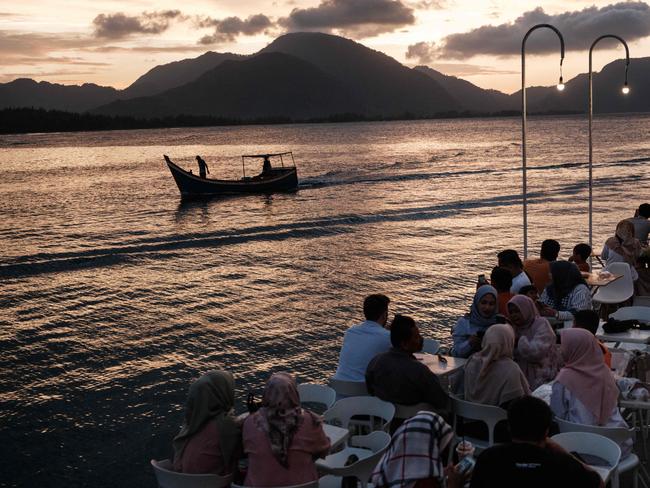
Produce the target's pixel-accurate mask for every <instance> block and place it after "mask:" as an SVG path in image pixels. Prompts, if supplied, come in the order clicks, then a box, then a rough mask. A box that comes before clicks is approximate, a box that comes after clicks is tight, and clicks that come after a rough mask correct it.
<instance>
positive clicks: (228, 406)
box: [174, 371, 241, 476]
mask: <svg viewBox="0 0 650 488" xmlns="http://www.w3.org/2000/svg"><path fill="white" fill-rule="evenodd" d="M234 403H235V381H234V379H233V376H232V374H230V373H229V372H228V371H210V372H209V373H206V374H204V375H203V376H201V377H200V378H199V379H198V380H196V381H195V382H194V383H192V385H191V386H190V391H189V395H188V398H187V405H186V409H185V421H184V423H183V427H182V428H181V431H180V432H179V433H178V435H177V436H176V437H174V470H175V471H179V472H181V473H189V474H208V473H212V474H217V475H220V476H223V475H226V474H229V473H232V471H233V470H234V468H235V467H236V465H237V461H238V460H239V456H240V454H241V429H240V428H239V426H238V425H237V423H236V422H235V419H234V417H233V415H232V409H233V406H234Z"/></svg>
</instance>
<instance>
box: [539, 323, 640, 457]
mask: <svg viewBox="0 0 650 488" xmlns="http://www.w3.org/2000/svg"><path fill="white" fill-rule="evenodd" d="M561 334H562V344H561V346H560V351H561V354H562V358H563V359H564V367H563V368H562V369H561V370H560V372H559V374H558V375H557V379H556V381H555V383H553V391H552V394H551V410H553V413H554V414H555V415H556V416H557V417H558V418H561V419H563V420H568V421H569V422H575V423H578V424H586V425H598V426H601V427H624V428H626V429H627V428H629V427H628V425H627V423H625V420H623V417H621V413H620V411H619V410H618V394H619V390H618V387H617V386H616V381H615V380H614V376H613V375H612V372H611V371H610V370H609V369H608V368H607V366H606V365H605V363H604V362H603V353H602V351H601V349H600V347H599V346H598V342H597V340H596V338H595V337H594V335H593V334H592V333H591V332H589V331H588V330H585V329H577V328H573V329H565V330H562V332H561ZM631 448H632V441H631V439H630V440H628V441H625V443H624V444H623V445H621V450H622V451H623V454H624V455H627V454H629V452H630V451H631Z"/></svg>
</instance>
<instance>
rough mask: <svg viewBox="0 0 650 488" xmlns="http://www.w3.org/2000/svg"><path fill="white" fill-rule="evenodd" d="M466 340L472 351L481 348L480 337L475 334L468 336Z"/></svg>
mask: <svg viewBox="0 0 650 488" xmlns="http://www.w3.org/2000/svg"><path fill="white" fill-rule="evenodd" d="M467 341H468V342H469V345H470V346H471V348H472V351H478V350H479V349H481V338H480V337H479V336H477V335H476V334H472V335H471V336H469V338H468V339H467Z"/></svg>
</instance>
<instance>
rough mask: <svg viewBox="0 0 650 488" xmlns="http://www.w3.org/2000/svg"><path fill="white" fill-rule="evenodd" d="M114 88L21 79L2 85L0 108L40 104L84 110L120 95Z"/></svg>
mask: <svg viewBox="0 0 650 488" xmlns="http://www.w3.org/2000/svg"><path fill="white" fill-rule="evenodd" d="M118 93H119V92H118V91H117V90H116V89H115V88H111V87H107V86H98V85H94V84H92V83H85V84H83V85H81V86H79V85H59V84H57V83H48V82H47V81H41V82H37V81H34V80H31V79H28V78H19V79H17V80H14V81H11V82H9V83H2V84H0V109H3V108H11V107H40V108H45V109H54V110H68V111H72V112H85V111H86V110H90V109H91V108H94V107H97V106H98V105H103V104H105V103H108V102H110V101H112V100H115V99H116V98H117V96H118Z"/></svg>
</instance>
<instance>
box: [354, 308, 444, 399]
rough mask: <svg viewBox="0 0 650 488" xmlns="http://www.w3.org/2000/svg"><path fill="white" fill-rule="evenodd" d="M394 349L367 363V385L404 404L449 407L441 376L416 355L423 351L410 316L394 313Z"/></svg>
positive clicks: (371, 391)
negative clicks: (434, 372)
mask: <svg viewBox="0 0 650 488" xmlns="http://www.w3.org/2000/svg"><path fill="white" fill-rule="evenodd" d="M390 342H391V344H392V346H393V347H392V349H391V350H390V351H388V352H384V353H381V354H378V355H377V356H375V357H374V358H373V360H372V361H370V364H368V370H367V371H366V386H367V388H368V392H369V393H370V394H371V395H375V396H377V397H379V398H381V399H382V400H385V401H387V402H391V403H399V404H401V405H415V404H416V403H428V404H429V405H431V406H432V407H433V408H436V409H439V410H440V409H446V408H447V403H448V401H449V397H448V395H447V393H446V392H445V391H444V390H443V389H442V387H441V386H440V381H439V380H438V377H437V376H436V375H435V374H433V373H432V372H431V370H430V369H429V368H428V367H427V366H425V365H424V364H423V363H421V362H420V361H418V360H417V359H416V357H415V356H414V355H413V353H415V352H419V351H421V350H422V342H423V340H422V336H421V335H420V329H418V326H417V325H415V321H414V320H413V319H412V318H411V317H407V316H405V315H395V319H394V320H393V323H392V324H391V326H390Z"/></svg>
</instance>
